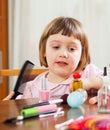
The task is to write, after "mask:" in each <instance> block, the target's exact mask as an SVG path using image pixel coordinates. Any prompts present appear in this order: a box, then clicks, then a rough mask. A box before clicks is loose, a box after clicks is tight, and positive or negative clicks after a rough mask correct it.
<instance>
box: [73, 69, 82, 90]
mask: <svg viewBox="0 0 110 130" xmlns="http://www.w3.org/2000/svg"><path fill="white" fill-rule="evenodd" d="M82 87H83V83H82V81H81V73H80V72H78V71H76V72H75V73H74V74H73V80H72V85H71V90H72V92H73V91H75V90H77V89H78V88H82Z"/></svg>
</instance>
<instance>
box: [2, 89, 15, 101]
mask: <svg viewBox="0 0 110 130" xmlns="http://www.w3.org/2000/svg"><path fill="white" fill-rule="evenodd" d="M14 94H15V92H14V91H11V92H10V93H9V95H8V96H7V97H5V98H4V99H3V101H5V100H10V99H11V98H12V97H13V96H14Z"/></svg>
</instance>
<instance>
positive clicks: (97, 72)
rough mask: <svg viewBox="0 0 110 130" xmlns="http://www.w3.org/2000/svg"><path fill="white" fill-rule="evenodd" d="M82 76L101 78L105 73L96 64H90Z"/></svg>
mask: <svg viewBox="0 0 110 130" xmlns="http://www.w3.org/2000/svg"><path fill="white" fill-rule="evenodd" d="M82 75H83V77H86V78H88V77H93V76H96V77H99V76H102V75H103V71H102V70H101V69H100V68H99V67H97V66H96V65H94V64H88V65H87V66H86V68H85V69H84V70H83V71H82Z"/></svg>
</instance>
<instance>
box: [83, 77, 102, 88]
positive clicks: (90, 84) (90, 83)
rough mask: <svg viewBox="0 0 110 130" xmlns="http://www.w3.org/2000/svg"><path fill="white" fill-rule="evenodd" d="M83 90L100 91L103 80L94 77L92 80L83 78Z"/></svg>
mask: <svg viewBox="0 0 110 130" xmlns="http://www.w3.org/2000/svg"><path fill="white" fill-rule="evenodd" d="M82 82H83V88H84V89H86V90H90V89H91V88H94V89H99V88H100V87H101V86H102V78H99V77H92V78H82Z"/></svg>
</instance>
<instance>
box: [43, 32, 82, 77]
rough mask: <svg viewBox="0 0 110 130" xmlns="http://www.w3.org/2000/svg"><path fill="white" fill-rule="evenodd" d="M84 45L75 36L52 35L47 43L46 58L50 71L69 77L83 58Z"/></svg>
mask: <svg viewBox="0 0 110 130" xmlns="http://www.w3.org/2000/svg"><path fill="white" fill-rule="evenodd" d="M81 53H82V46H81V42H80V41H79V40H78V39H75V38H74V36H70V37H68V36H64V35H61V33H59V34H54V35H51V36H50V37H49V38H48V40H47V43H46V53H45V56H46V59H47V64H48V67H49V70H50V71H49V72H50V73H52V74H55V75H59V76H64V77H68V76H70V75H71V73H73V72H74V70H75V69H76V68H77V66H78V63H79V61H80V58H81Z"/></svg>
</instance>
